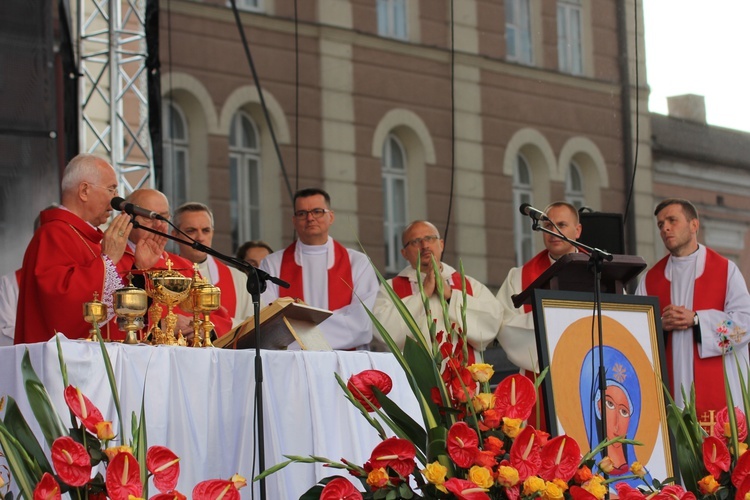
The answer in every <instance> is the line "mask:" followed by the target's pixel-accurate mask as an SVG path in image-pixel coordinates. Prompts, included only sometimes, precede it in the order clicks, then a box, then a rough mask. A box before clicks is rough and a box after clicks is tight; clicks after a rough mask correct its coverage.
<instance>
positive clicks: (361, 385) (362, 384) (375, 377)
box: [346, 370, 393, 411]
mask: <svg viewBox="0 0 750 500" xmlns="http://www.w3.org/2000/svg"><path fill="white" fill-rule="evenodd" d="M372 386H375V387H377V388H378V389H379V390H380V392H382V393H383V394H388V393H389V392H391V389H392V388H393V381H392V380H391V377H390V376H389V375H388V374H387V373H384V372H381V371H380V370H365V371H363V372H360V373H358V374H356V375H352V376H351V378H349V382H348V383H347V384H346V387H347V389H349V390H350V391H352V394H353V395H354V397H355V398H356V399H357V401H359V402H360V403H362V406H364V407H365V409H366V410H367V411H374V410H373V409H372V407H371V406H370V404H368V401H369V402H370V403H372V404H373V405H374V406H375V408H380V403H379V402H378V400H377V399H376V398H375V394H373V392H372Z"/></svg>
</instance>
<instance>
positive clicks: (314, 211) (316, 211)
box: [294, 208, 331, 220]
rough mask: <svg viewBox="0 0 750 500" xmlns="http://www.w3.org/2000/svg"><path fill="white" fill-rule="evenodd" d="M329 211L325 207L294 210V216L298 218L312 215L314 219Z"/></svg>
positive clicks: (303, 218)
mask: <svg viewBox="0 0 750 500" xmlns="http://www.w3.org/2000/svg"><path fill="white" fill-rule="evenodd" d="M329 212H331V210H329V209H327V208H313V209H312V210H297V211H296V212H294V217H295V218H297V219H299V220H305V219H307V216H308V215H312V216H313V217H314V218H316V219H320V218H321V217H323V215H324V214H327V213H329Z"/></svg>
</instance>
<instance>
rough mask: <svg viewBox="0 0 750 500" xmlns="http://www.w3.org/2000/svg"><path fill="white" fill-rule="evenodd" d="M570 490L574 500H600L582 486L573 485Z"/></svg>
mask: <svg viewBox="0 0 750 500" xmlns="http://www.w3.org/2000/svg"><path fill="white" fill-rule="evenodd" d="M569 491H570V496H571V498H572V499H573V500H599V499H598V498H596V497H595V496H594V495H592V494H591V493H589V492H588V491H586V490H584V489H583V488H581V487H580V486H571V487H570V490H569Z"/></svg>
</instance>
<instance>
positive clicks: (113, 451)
mask: <svg viewBox="0 0 750 500" xmlns="http://www.w3.org/2000/svg"><path fill="white" fill-rule="evenodd" d="M123 451H126V452H128V453H131V454H132V453H133V448H131V447H130V446H110V447H109V448H107V449H106V450H104V454H105V455H107V458H109V461H110V462H111V461H112V459H113V458H115V455H117V454H118V453H120V452H123Z"/></svg>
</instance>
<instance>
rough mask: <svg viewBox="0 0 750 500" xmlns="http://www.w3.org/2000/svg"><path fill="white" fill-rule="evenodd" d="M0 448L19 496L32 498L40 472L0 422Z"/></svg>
mask: <svg viewBox="0 0 750 500" xmlns="http://www.w3.org/2000/svg"><path fill="white" fill-rule="evenodd" d="M0 447H2V449H3V454H4V455H5V461H6V462H7V463H8V468H9V469H10V473H11V475H12V476H13V479H14V480H15V482H16V484H17V485H18V489H19V490H20V491H21V494H22V495H23V497H24V498H27V499H31V498H33V497H34V487H35V486H36V484H37V483H38V482H39V480H41V478H42V471H41V470H39V471H35V470H34V465H35V464H36V462H34V461H33V459H32V458H31V457H30V456H29V455H28V454H27V453H26V451H25V450H24V448H23V447H22V445H21V443H19V442H18V440H17V439H15V438H14V437H13V435H12V434H11V433H10V432H9V431H8V428H7V427H5V424H4V423H3V422H2V421H0ZM37 467H38V466H37Z"/></svg>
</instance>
